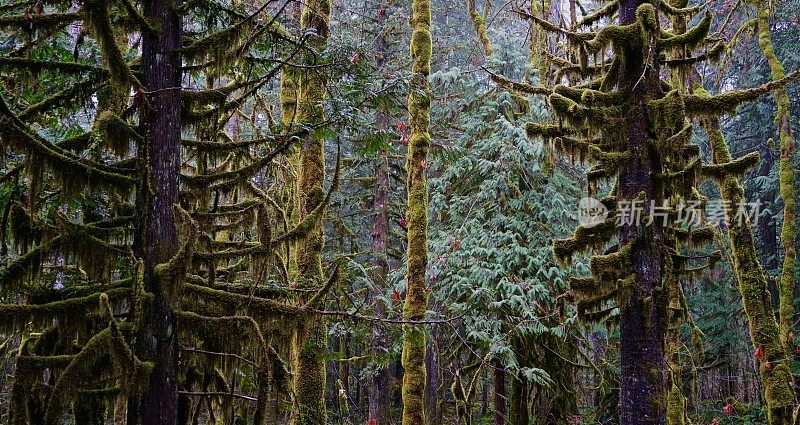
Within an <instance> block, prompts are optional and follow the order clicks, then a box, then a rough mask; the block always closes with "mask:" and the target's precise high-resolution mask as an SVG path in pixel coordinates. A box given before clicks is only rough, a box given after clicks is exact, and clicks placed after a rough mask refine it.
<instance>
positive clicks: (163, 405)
mask: <svg viewBox="0 0 800 425" xmlns="http://www.w3.org/2000/svg"><path fill="white" fill-rule="evenodd" d="M179 3H180V0H177V1H174V0H165V1H161V0H159V1H155V0H147V1H144V9H143V13H144V17H145V18H146V19H148V20H151V21H152V22H155V23H157V26H158V27H159V30H158V31H143V34H142V60H141V69H142V74H143V81H142V82H143V84H144V87H145V89H146V90H147V93H148V94H147V95H146V104H145V106H143V107H142V108H141V110H140V113H141V117H142V119H141V129H142V131H141V132H142V134H143V136H144V137H143V140H142V142H141V143H140V146H139V155H140V158H141V163H142V167H140V168H142V169H141V170H140V172H141V173H142V175H141V179H140V182H141V183H140V186H139V188H138V190H137V208H138V217H139V220H138V222H139V228H138V229H137V233H136V237H135V239H136V240H135V241H134V251H135V253H136V255H137V256H138V257H140V258H142V259H143V260H144V284H145V289H146V290H147V291H148V292H150V293H152V294H153V295H154V299H153V302H152V304H151V305H150V307H149V308H148V309H147V311H146V315H145V316H144V317H143V322H144V323H142V324H141V325H140V334H139V337H138V339H137V342H138V344H137V347H136V351H137V354H138V356H139V358H140V359H142V360H144V361H150V362H154V368H153V371H152V374H151V375H150V381H149V386H148V388H147V391H146V392H145V394H144V395H143V396H142V398H141V400H139V399H137V398H136V397H132V398H131V399H130V401H129V406H128V408H129V412H128V423H129V424H138V423H141V424H143V425H148V424H153V425H155V424H171V423H175V422H176V420H177V402H178V345H177V329H176V326H175V325H176V323H175V319H174V317H173V314H172V306H173V302H174V299H175V296H176V292H177V289H178V288H177V282H176V281H174V280H173V281H167V280H163V279H159V278H158V277H157V276H156V274H155V273H154V268H155V266H156V265H158V264H161V263H166V262H167V261H169V260H170V259H171V258H172V257H173V256H174V255H175V254H176V253H177V251H178V245H179V240H178V228H177V223H176V217H175V209H174V207H175V205H177V204H178V202H179V199H178V172H179V169H180V156H181V97H180V95H181V90H180V87H181V57H180V54H178V50H179V49H180V47H181V32H182V28H181V26H182V23H181V19H180V16H179V15H178V14H177V13H175V7H177V6H178V4H179ZM140 403H141V404H140Z"/></svg>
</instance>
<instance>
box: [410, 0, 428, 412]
mask: <svg viewBox="0 0 800 425" xmlns="http://www.w3.org/2000/svg"><path fill="white" fill-rule="evenodd" d="M411 5H412V16H411V59H412V61H413V64H412V67H411V87H410V88H409V94H408V112H409V115H410V125H411V136H410V137H409V142H408V158H407V162H406V171H407V173H408V177H407V178H408V180H407V184H408V211H407V213H406V220H407V223H408V224H407V226H408V260H407V261H408V271H407V273H408V287H407V290H406V299H405V303H404V304H403V319H405V320H408V321H419V320H423V319H425V311H426V310H427V308H428V288H426V286H425V269H426V267H427V264H428V180H427V178H426V175H425V173H426V168H427V167H428V163H427V156H428V149H429V147H430V144H431V136H430V133H429V132H428V127H429V124H430V105H431V94H430V88H429V86H428V75H429V74H430V70H431V52H432V50H433V40H432V38H431V2H430V0H413V1H412V3H411ZM402 362H403V370H404V372H403V386H402V393H403V425H423V424H424V423H425V381H426V376H425V327H424V326H423V325H421V324H411V323H406V324H404V325H403V355H402Z"/></svg>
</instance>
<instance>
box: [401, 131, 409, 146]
mask: <svg viewBox="0 0 800 425" xmlns="http://www.w3.org/2000/svg"><path fill="white" fill-rule="evenodd" d="M400 143H402V144H404V145H407V144H408V134H406V133H402V134H401V135H400Z"/></svg>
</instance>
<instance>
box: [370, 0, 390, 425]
mask: <svg viewBox="0 0 800 425" xmlns="http://www.w3.org/2000/svg"><path fill="white" fill-rule="evenodd" d="M376 15H377V17H378V19H379V20H381V22H388V19H387V18H388V11H387V7H386V5H384V4H382V3H380V2H379V3H378V5H377V8H376ZM386 44H387V40H386V30H382V31H381V36H379V37H378V38H377V39H376V42H375V56H376V58H377V60H376V65H377V67H378V69H380V70H383V69H384V68H385V63H386V58H385V55H386ZM375 124H376V127H377V129H378V130H389V128H390V127H391V117H390V116H389V114H388V113H387V112H386V111H385V110H379V111H378V114H377V117H376V123H375ZM372 205H373V206H372V208H373V213H374V214H375V219H374V222H373V223H374V224H373V226H372V268H373V271H374V274H373V282H374V283H375V291H374V294H373V302H374V304H375V316H376V317H381V318H382V317H384V316H385V315H386V312H385V309H386V307H385V306H384V305H383V302H382V301H381V300H380V298H378V296H379V295H380V294H383V292H384V291H385V284H386V277H387V276H388V274H389V262H388V257H387V253H386V248H387V243H388V240H389V162H388V155H387V152H386V151H384V150H380V151H378V154H377V155H376V158H375V185H374V186H373V202H372ZM388 354H389V341H388V338H387V333H386V328H385V327H384V326H383V325H382V324H381V323H375V325H374V327H373V328H372V339H371V341H370V355H372V356H373V358H375V357H383V361H382V362H381V363H380V366H379V367H378V370H377V372H376V373H375V374H374V375H373V377H372V379H371V381H370V384H369V420H370V421H372V420H374V422H375V423H374V425H384V424H388V423H389V422H390V419H391V418H390V417H389V382H390V371H389V368H388V367H387V366H386V364H387V363H386V360H387V359H386V358H385V357H386V356H387V355H388ZM370 423H371V422H370Z"/></svg>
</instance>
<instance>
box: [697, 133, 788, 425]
mask: <svg viewBox="0 0 800 425" xmlns="http://www.w3.org/2000/svg"><path fill="white" fill-rule="evenodd" d="M703 125H704V127H705V128H706V131H707V132H708V137H709V140H710V141H711V151H712V156H713V160H714V162H715V163H717V164H722V163H726V162H730V161H731V159H732V158H731V154H730V152H729V151H728V146H727V144H726V142H725V138H724V137H723V135H722V131H721V130H720V128H719V120H717V119H708V120H705V121H704V123H703ZM720 192H721V195H722V198H723V199H724V200H725V201H728V202H730V205H732V206H737V205H741V203H742V202H744V199H745V198H744V189H743V188H742V186H741V185H740V184H739V181H738V179H737V178H736V177H734V176H728V177H726V178H725V179H724V180H723V181H722V182H721V183H720ZM735 214H736V207H734V208H731V209H730V210H729V211H728V217H727V219H728V222H729V228H728V235H729V237H730V241H731V246H732V248H733V256H734V261H735V264H734V269H735V273H736V277H737V279H738V280H739V291H740V292H741V293H742V301H743V303H744V310H745V313H746V314H747V319H748V322H749V324H750V338H751V340H752V341H753V350H754V351H755V350H759V349H760V350H761V351H762V352H763V354H764V355H763V358H762V359H761V361H760V362H759V370H758V371H759V375H760V377H761V381H762V383H763V388H764V396H765V399H766V403H767V418H768V419H769V423H770V424H772V425H786V424H791V423H793V417H792V414H793V412H792V411H793V409H794V406H795V404H796V403H795V394H794V391H793V389H792V371H791V368H790V366H789V363H788V362H787V360H786V358H787V357H786V351H785V350H784V349H783V347H782V345H781V342H780V331H779V328H778V323H777V322H776V321H775V315H774V313H773V309H772V299H771V296H770V293H769V290H768V289H767V276H766V275H765V274H764V269H763V268H762V267H761V264H760V263H759V261H758V255H757V253H756V249H755V244H754V243H753V234H752V228H751V225H750V221H749V218H748V217H746V216H744V217H736V216H735ZM740 218H741V219H740Z"/></svg>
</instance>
